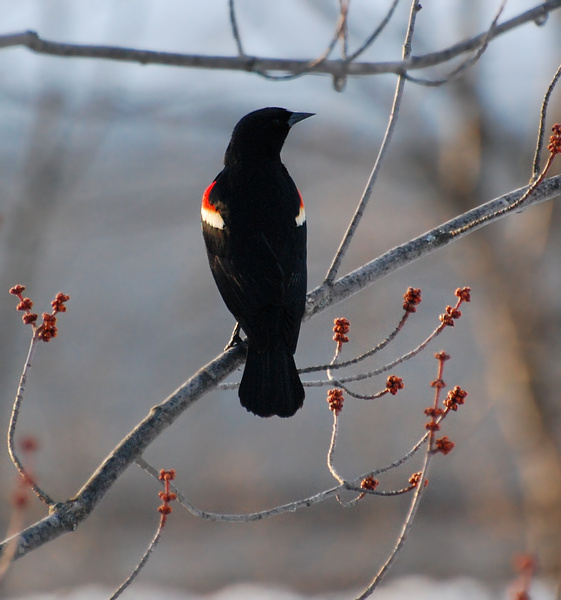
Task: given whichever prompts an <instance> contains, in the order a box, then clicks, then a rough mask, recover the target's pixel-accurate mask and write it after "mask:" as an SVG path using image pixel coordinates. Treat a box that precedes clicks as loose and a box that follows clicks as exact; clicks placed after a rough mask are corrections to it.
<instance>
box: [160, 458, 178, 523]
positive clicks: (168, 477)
mask: <svg viewBox="0 0 561 600" xmlns="http://www.w3.org/2000/svg"><path fill="white" fill-rule="evenodd" d="M159 479H160V481H163V482H164V487H165V489H164V491H163V492H159V493H158V496H159V497H160V500H161V501H162V502H163V504H162V505H161V506H158V512H159V513H160V514H161V515H162V517H161V526H162V527H163V526H164V525H165V524H166V520H167V516H168V515H169V514H170V513H171V511H172V508H171V506H170V503H171V502H173V501H174V500H176V499H177V494H175V493H174V492H172V491H170V481H173V480H174V479H175V469H170V470H169V471H166V470H164V469H162V470H161V471H160V476H159Z"/></svg>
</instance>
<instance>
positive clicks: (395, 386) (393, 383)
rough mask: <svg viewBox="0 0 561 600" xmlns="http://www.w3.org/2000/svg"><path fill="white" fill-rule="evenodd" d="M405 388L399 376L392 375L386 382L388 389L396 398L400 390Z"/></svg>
mask: <svg viewBox="0 0 561 600" xmlns="http://www.w3.org/2000/svg"><path fill="white" fill-rule="evenodd" d="M403 388H404V383H403V379H401V377H398V376H397V375H390V376H389V377H388V378H387V380H386V389H387V390H388V392H389V393H390V394H391V395H392V396H395V395H396V394H397V392H399V390H402V389H403Z"/></svg>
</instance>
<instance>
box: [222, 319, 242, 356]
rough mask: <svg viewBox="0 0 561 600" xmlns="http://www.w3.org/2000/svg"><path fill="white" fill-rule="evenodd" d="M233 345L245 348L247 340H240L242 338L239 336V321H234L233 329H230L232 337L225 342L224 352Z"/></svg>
mask: <svg viewBox="0 0 561 600" xmlns="http://www.w3.org/2000/svg"><path fill="white" fill-rule="evenodd" d="M234 346H241V347H242V348H244V349H245V350H247V341H246V340H242V338H241V336H240V324H239V323H236V326H235V327H234V331H232V337H231V338H230V341H229V342H228V343H227V344H226V347H225V348H224V352H226V350H230V348H233V347H234Z"/></svg>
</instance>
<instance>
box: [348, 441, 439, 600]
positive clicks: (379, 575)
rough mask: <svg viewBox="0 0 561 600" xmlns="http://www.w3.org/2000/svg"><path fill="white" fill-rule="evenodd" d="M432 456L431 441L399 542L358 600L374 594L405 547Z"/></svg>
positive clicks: (428, 444)
mask: <svg viewBox="0 0 561 600" xmlns="http://www.w3.org/2000/svg"><path fill="white" fill-rule="evenodd" d="M431 456H432V453H431V449H430V441H429V442H428V443H427V450H426V452H425V459H424V462H423V467H422V469H421V472H420V476H419V482H418V484H417V487H416V488H415V493H414V495H413V499H412V500H411V504H410V506H409V511H408V512H407V515H406V517H405V520H404V522H403V525H402V527H401V531H400V534H399V537H398V538H397V542H396V544H395V546H394V548H393V550H392V552H391V553H390V555H389V556H388V558H387V560H386V562H385V563H384V564H383V565H382V567H381V568H380V570H379V571H378V573H376V576H375V577H374V579H373V580H372V581H371V582H370V584H369V585H368V587H366V588H365V589H364V590H363V592H362V593H361V594H360V595H359V596H357V599H356V600H363V599H364V598H368V597H369V596H370V595H371V594H372V592H373V591H374V590H375V589H376V588H377V587H378V585H379V584H380V582H381V581H382V579H383V577H384V575H386V573H387V572H388V571H389V570H390V567H391V566H392V565H393V563H394V562H395V559H396V558H397V556H398V554H399V552H400V550H401V548H402V547H403V545H404V543H405V540H406V539H407V536H408V534H409V531H410V530H411V526H412V525H413V521H414V520H415V515H416V514H417V509H418V508H419V504H420V502H421V497H422V495H423V492H424V489H425V480H426V477H427V475H428V470H429V463H430V459H431Z"/></svg>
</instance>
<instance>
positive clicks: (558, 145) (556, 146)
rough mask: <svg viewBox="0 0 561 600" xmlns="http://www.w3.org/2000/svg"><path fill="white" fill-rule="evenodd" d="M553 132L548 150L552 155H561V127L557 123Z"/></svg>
mask: <svg viewBox="0 0 561 600" xmlns="http://www.w3.org/2000/svg"><path fill="white" fill-rule="evenodd" d="M551 131H553V135H552V136H551V137H550V138H549V145H548V146H547V149H548V150H549V151H550V152H551V154H554V155H555V154H561V125H559V123H555V125H554V126H553V127H552V128H551Z"/></svg>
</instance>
